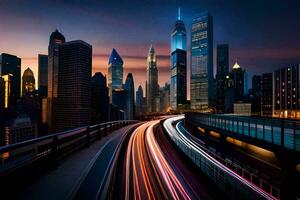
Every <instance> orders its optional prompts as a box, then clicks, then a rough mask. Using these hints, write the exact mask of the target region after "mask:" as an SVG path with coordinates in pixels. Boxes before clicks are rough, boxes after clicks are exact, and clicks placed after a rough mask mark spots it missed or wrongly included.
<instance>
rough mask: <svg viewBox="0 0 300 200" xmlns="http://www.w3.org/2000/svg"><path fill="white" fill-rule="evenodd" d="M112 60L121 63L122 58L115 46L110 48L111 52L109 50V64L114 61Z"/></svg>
mask: <svg viewBox="0 0 300 200" xmlns="http://www.w3.org/2000/svg"><path fill="white" fill-rule="evenodd" d="M114 62H118V63H121V64H123V60H122V58H121V56H120V55H119V54H118V52H117V50H116V49H115V48H113V49H112V52H111V54H110V57H109V61H108V64H111V63H114Z"/></svg>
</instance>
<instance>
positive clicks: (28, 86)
mask: <svg viewBox="0 0 300 200" xmlns="http://www.w3.org/2000/svg"><path fill="white" fill-rule="evenodd" d="M34 91H35V78H34V75H33V72H32V70H31V69H30V68H29V67H28V68H27V69H26V70H25V71H24V73H23V76H22V96H24V95H26V94H28V93H32V92H34Z"/></svg>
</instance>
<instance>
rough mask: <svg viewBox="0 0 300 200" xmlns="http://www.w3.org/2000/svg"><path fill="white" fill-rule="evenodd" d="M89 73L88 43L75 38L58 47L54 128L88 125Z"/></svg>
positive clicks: (90, 66) (90, 48) (89, 48)
mask: <svg viewBox="0 0 300 200" xmlns="http://www.w3.org/2000/svg"><path fill="white" fill-rule="evenodd" d="M91 73H92V46H91V45H90V44H88V43H86V42H84V41H81V40H76V41H70V42H66V43H64V44H61V45H60V46H59V70H58V82H57V83H58V90H57V113H56V115H57V118H56V131H62V130H67V129H71V128H77V127H81V126H87V125H89V124H90V117H91V114H90V108H91Z"/></svg>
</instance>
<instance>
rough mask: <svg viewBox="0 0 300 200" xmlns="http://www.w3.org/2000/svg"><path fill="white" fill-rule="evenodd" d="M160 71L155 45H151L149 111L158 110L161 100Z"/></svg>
mask: <svg viewBox="0 0 300 200" xmlns="http://www.w3.org/2000/svg"><path fill="white" fill-rule="evenodd" d="M157 76H158V72H157V66H156V55H155V50H154V48H153V46H152V45H151V47H150V49H149V53H148V57H147V85H146V86H147V88H146V97H147V111H148V112H158V111H159V108H158V106H157V101H159V86H158V77H157Z"/></svg>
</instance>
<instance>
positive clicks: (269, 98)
mask: <svg viewBox="0 0 300 200" xmlns="http://www.w3.org/2000/svg"><path fill="white" fill-rule="evenodd" d="M272 110H273V74H272V73H265V74H263V75H262V77H261V115H262V116H264V117H272Z"/></svg>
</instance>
